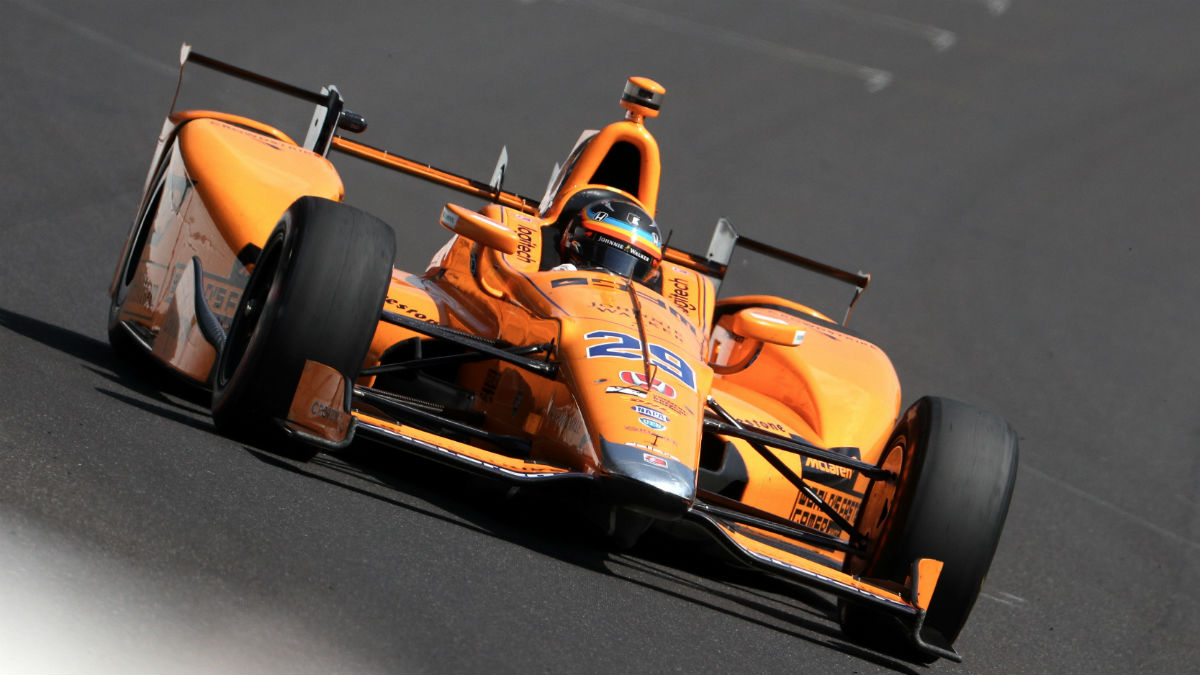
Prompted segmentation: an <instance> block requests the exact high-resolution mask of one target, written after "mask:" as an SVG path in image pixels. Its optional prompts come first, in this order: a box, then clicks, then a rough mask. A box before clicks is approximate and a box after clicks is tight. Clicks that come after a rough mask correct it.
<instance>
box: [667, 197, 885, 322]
mask: <svg viewBox="0 0 1200 675" xmlns="http://www.w3.org/2000/svg"><path fill="white" fill-rule="evenodd" d="M738 246H741V247H742V248H745V249H748V250H751V251H754V252H756V253H761V254H763V255H765V256H768V257H771V258H775V259H776V260H781V261H783V262H786V263H788V264H791V265H795V266H797V267H801V268H803V269H806V270H808V271H810V272H816V273H817V274H820V275H823V276H826V277H830V278H832V279H836V280H838V281H842V282H845V283H848V284H850V285H851V286H854V296H853V297H851V298H850V306H849V307H847V308H846V315H845V316H844V317H843V318H842V325H843V326H844V325H846V324H847V323H848V322H849V321H850V312H852V311H853V310H854V304H855V303H857V302H858V299H859V298H860V297H861V296H862V294H863V291H865V290H867V285H868V284H870V283H871V275H870V274H867V273H865V272H863V271H861V270H860V271H858V272H851V271H849V270H844V269H841V268H838V267H834V266H832V265H827V264H825V263H823V262H818V261H816V260H813V259H812V258H806V257H804V256H802V255H800V254H798V253H792V252H791V251H785V250H783V249H781V248H778V247H775V246H772V245H770V244H767V243H765V242H761V241H758V240H757V239H751V238H750V237H747V236H744V235H740V234H738V233H737V230H735V229H734V227H733V223H731V222H729V219H728V218H721V219H719V220H717V226H716V228H715V229H714V230H713V235H712V240H711V241H710V242H709V245H708V253H707V255H705V256H703V257H701V256H699V255H696V254H694V253H688V252H686V251H682V250H679V249H675V248H670V247H666V248H664V249H663V258H664V259H665V260H669V261H670V262H673V263H676V264H678V265H683V266H684V267H688V268H691V269H694V270H696V271H697V272H700V273H701V274H704V275H706V276H708V277H709V278H711V279H712V280H713V284H714V285H716V286H719V285H720V282H721V280H723V279H724V278H725V274H726V272H728V271H729V261H730V260H732V259H733V251H734V249H735V248H737V247H738Z"/></svg>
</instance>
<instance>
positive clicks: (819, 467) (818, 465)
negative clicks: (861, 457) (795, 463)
mask: <svg viewBox="0 0 1200 675" xmlns="http://www.w3.org/2000/svg"><path fill="white" fill-rule="evenodd" d="M804 468H805V469H813V470H816V471H820V472H822V473H829V474H833V475H835V476H839V477H841V478H844V479H846V480H850V479H851V478H854V469H851V468H848V467H844V466H838V465H837V464H830V463H829V462H824V461H821V460H819V459H814V458H812V457H805V458H804Z"/></svg>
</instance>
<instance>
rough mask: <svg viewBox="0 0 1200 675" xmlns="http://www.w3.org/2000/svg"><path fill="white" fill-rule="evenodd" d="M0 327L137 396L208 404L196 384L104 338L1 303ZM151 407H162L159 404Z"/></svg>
mask: <svg viewBox="0 0 1200 675" xmlns="http://www.w3.org/2000/svg"><path fill="white" fill-rule="evenodd" d="M0 327H4V328H7V329H8V330H10V331H12V332H13V333H16V334H17V335H22V336H24V337H26V338H29V339H30V340H33V341H34V342H38V343H40V344H42V345H45V346H47V347H50V348H51V349H55V350H57V351H59V352H62V353H63V354H66V355H67V356H72V357H74V358H77V359H79V360H81V361H83V362H84V363H85V364H86V365H85V366H84V367H85V368H87V369H88V370H90V371H91V372H93V373H95V374H97V375H99V376H101V377H103V378H105V379H107V380H109V381H111V382H113V383H115V384H117V385H120V386H121V387H123V388H125V389H128V390H129V391H132V392H134V393H136V394H138V395H140V396H145V397H147V398H150V399H153V400H155V401H157V402H159V403H161V404H163V406H169V407H172V408H179V409H183V410H189V411H191V408H189V407H188V406H186V405H182V404H180V403H177V402H176V401H174V400H172V399H171V398H169V397H168V396H167V394H170V395H173V396H176V397H178V398H180V399H182V400H184V401H186V402H188V403H192V404H194V405H196V406H203V407H204V408H205V409H207V407H208V398H207V397H208V394H207V393H206V392H204V391H203V390H202V389H200V388H199V387H195V386H191V385H188V384H186V383H185V382H184V381H183V380H181V379H180V378H178V377H176V376H172V375H171V374H170V373H169V372H168V371H167V370H166V369H165V368H163V367H161V366H157V365H155V364H153V363H150V362H149V361H147V362H144V363H128V362H125V361H122V360H121V359H119V358H117V356H116V355H115V354H114V353H113V351H112V348H111V347H109V345H108V343H107V342H105V341H103V340H97V339H96V338H93V337H89V336H87V335H84V334H82V333H77V332H75V331H73V330H70V329H67V328H63V327H62V326H57V325H55V324H52V323H48V322H46V321H42V320H41V319H35V318H33V317H31V316H26V315H24V314H20V313H18V312H14V311H12V310H8V309H5V308H3V307H0ZM97 390H98V391H100V392H101V393H103V394H106V395H109V396H114V397H116V398H121V397H120V395H116V394H114V393H113V392H111V391H107V390H104V389H100V388H97ZM121 400H124V401H126V402H130V403H134V404H135V405H139V403H138V402H136V401H134V400H132V399H128V398H127V397H126V398H121ZM152 409H154V410H161V408H152Z"/></svg>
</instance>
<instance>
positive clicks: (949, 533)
mask: <svg viewBox="0 0 1200 675" xmlns="http://www.w3.org/2000/svg"><path fill="white" fill-rule="evenodd" d="M1017 454H1018V451H1017V436H1016V433H1015V432H1014V431H1013V430H1012V427H1010V426H1009V425H1008V423H1007V422H1005V421H1004V420H1003V419H1001V418H1000V417H998V416H996V415H993V414H991V413H987V412H983V411H981V410H977V409H975V408H973V407H971V406H969V405H967V404H965V403H960V402H958V401H953V400H950V399H945V398H937V397H925V398H922V399H920V400H918V401H917V402H916V403H914V404H913V405H912V407H910V408H909V409H908V411H907V412H906V413H905V414H904V417H903V418H901V420H900V422H899V423H898V424H897V425H896V430H895V431H894V432H893V434H892V438H891V440H890V441H889V442H888V450H886V451H885V452H884V456H883V458H882V460H881V462H880V465H881V466H883V467H885V468H888V469H891V470H892V471H894V472H896V473H897V474H898V478H897V479H896V480H893V481H874V482H873V483H872V484H871V486H870V487H869V488H868V489H867V494H866V496H865V497H864V499H863V507H862V509H860V511H859V515H858V518H857V523H856V527H857V529H858V530H859V531H860V532H862V533H863V534H864V535H865V536H866V537H867V539H868V541H870V542H871V543H872V546H871V549H870V551H871V553H870V554H869V555H868V556H867V557H865V558H864V557H852V556H847V559H846V566H845V567H846V571H848V572H850V573H852V574H856V575H859V576H862V577H868V578H874V579H885V580H889V581H893V582H897V583H904V582H905V580H906V579H907V577H908V575H909V573H910V569H911V565H912V563H913V561H914V560H916V559H917V558H934V559H937V560H941V561H942V562H943V563H944V564H945V565H944V567H943V569H942V574H941V576H940V577H939V580H938V584H937V589H936V590H935V591H934V594H933V599H932V601H931V602H930V605H929V611H928V613H927V614H926V617H925V624H924V629H923V630H922V636H924V637H925V638H926V639H927V640H929V641H931V642H936V643H940V644H943V645H944V646H949V645H951V644H953V642H954V640H955V639H956V638H957V637H958V634H959V632H960V631H961V630H962V627H963V624H965V623H966V621H967V617H968V616H969V615H970V613H971V608H972V607H973V606H974V605H975V599H976V597H977V596H978V595H979V590H980V588H981V587H982V586H983V580H984V578H985V577H986V576H987V571H988V568H989V567H990V566H991V563H992V556H993V555H994V554H995V552H996V545H997V544H998V543H999V540H1000V532H1001V530H1002V529H1003V527H1004V519H1005V516H1007V514H1008V505H1009V502H1010V501H1011V500H1012V493H1013V485H1014V483H1015V481H1016V477H1017ZM839 609H840V618H841V624H842V629H843V630H844V631H845V632H846V633H847V634H849V635H851V636H853V637H856V638H859V639H862V640H864V641H866V642H868V643H874V644H876V645H877V646H881V647H884V648H885V649H887V650H889V651H893V652H899V653H901V654H902V655H904V656H907V657H909V658H911V659H912V660H916V661H925V662H930V661H933V660H934V659H935V658H936V657H931V656H928V655H926V654H918V653H916V652H915V650H913V648H912V646H911V642H910V641H909V640H908V639H907V636H906V635H902V634H900V633H899V632H898V631H897V630H896V628H897V627H898V624H897V623H896V622H894V621H891V620H890V619H889V618H888V617H885V616H882V615H880V614H878V613H876V612H875V611H873V610H871V609H870V608H866V607H863V606H861V605H856V604H853V603H850V602H847V601H844V600H843V601H841V602H839Z"/></svg>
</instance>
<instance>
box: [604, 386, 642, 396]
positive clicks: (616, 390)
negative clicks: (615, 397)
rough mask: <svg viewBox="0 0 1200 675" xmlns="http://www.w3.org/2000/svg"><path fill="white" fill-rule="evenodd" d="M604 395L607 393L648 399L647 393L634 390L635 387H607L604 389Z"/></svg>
mask: <svg viewBox="0 0 1200 675" xmlns="http://www.w3.org/2000/svg"><path fill="white" fill-rule="evenodd" d="M604 393H606V394H625V395H627V396H636V397H638V398H646V392H644V391H642V390H641V389H634V388H633V387H606V388H605V389H604Z"/></svg>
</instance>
